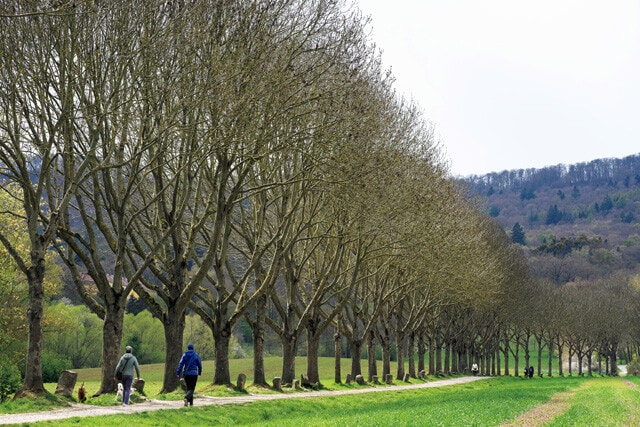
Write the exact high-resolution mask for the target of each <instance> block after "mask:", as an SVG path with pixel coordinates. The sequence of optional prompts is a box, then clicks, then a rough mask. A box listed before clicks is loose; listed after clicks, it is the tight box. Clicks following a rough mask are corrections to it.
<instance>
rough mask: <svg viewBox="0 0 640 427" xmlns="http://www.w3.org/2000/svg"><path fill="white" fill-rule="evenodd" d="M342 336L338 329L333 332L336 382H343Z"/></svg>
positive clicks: (334, 376)
mask: <svg viewBox="0 0 640 427" xmlns="http://www.w3.org/2000/svg"><path fill="white" fill-rule="evenodd" d="M341 342H342V337H341V336H340V333H339V332H338V329H336V332H335V333H334V334H333V354H334V356H333V357H334V363H333V380H334V381H335V383H336V384H341V383H342V370H341V361H342V347H341V345H340V344H341Z"/></svg>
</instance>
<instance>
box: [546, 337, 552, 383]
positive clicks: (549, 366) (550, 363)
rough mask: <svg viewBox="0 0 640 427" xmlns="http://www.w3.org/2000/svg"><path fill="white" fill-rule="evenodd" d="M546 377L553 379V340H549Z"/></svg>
mask: <svg viewBox="0 0 640 427" xmlns="http://www.w3.org/2000/svg"><path fill="white" fill-rule="evenodd" d="M547 368H548V372H547V376H548V377H553V372H552V371H553V338H552V339H550V340H549V357H548V365H547Z"/></svg>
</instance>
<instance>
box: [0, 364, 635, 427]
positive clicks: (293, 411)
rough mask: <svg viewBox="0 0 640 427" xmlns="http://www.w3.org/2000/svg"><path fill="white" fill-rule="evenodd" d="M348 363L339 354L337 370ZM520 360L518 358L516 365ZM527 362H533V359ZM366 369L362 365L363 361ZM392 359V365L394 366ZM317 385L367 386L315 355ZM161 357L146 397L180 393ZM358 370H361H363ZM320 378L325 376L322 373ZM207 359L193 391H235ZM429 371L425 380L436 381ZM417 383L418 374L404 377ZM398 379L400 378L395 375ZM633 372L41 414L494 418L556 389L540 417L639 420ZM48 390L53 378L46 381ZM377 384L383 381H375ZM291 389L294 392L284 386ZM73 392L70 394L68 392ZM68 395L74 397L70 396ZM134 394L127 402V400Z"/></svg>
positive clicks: (59, 401)
mask: <svg viewBox="0 0 640 427" xmlns="http://www.w3.org/2000/svg"><path fill="white" fill-rule="evenodd" d="M298 362H299V364H298V366H297V370H296V372H297V373H298V376H299V375H300V373H302V372H304V371H305V359H304V358H299V360H298ZM265 363H266V372H267V378H268V380H270V379H271V378H272V377H274V376H277V375H278V374H279V372H280V370H281V367H280V363H281V359H280V358H278V357H270V358H267V359H266V360H265ZM251 366H252V360H251V359H236V360H233V361H232V363H231V372H232V373H233V374H232V375H236V376H237V374H238V373H241V372H243V373H245V374H246V375H247V376H248V381H247V384H251V382H252V378H251ZM349 366H350V361H349V360H344V361H343V366H342V369H343V373H346V372H347V370H348V367H349ZM523 366H524V365H523ZM534 366H535V365H534ZM363 368H365V369H366V366H364V365H363ZM395 369H396V366H392V372H393V373H395ZM77 372H78V384H80V383H82V382H84V383H85V386H86V387H87V389H88V392H89V394H90V395H91V394H92V393H94V392H95V391H96V390H97V389H98V386H99V383H100V370H99V369H81V370H78V371H77ZM320 372H321V375H322V376H323V380H322V381H323V385H324V387H325V389H327V390H334V391H338V390H344V389H354V388H362V387H369V386H358V385H356V384H351V385H346V384H336V383H334V382H333V379H332V378H333V375H332V373H333V358H322V359H321V360H320ZM162 376H163V365H161V364H157V365H144V366H142V377H143V378H145V381H146V386H145V391H146V393H145V394H146V395H147V397H150V398H154V399H167V400H181V399H182V398H183V393H182V391H176V392H174V393H170V394H166V395H159V394H158V392H159V390H160V387H161V385H162ZM365 376H366V372H365ZM327 378H331V380H328V379H327ZM212 379H213V362H212V361H206V362H205V363H204V375H203V377H202V378H201V380H200V381H199V384H198V390H197V391H198V393H200V394H207V395H212V396H214V395H215V396H234V395H239V394H244V393H243V392H241V391H238V390H235V389H233V388H226V387H223V386H211V382H212ZM439 379H440V378H437V377H429V378H427V379H426V380H425V381H437V380H439ZM411 382H412V383H414V384H415V383H420V382H423V381H422V380H411ZM395 384H396V385H403V384H404V383H403V382H402V381H397V380H396V381H395ZM639 386H640V379H639V378H638V377H628V378H627V377H624V378H609V377H600V376H595V377H593V378H588V377H577V376H573V377H557V376H555V377H553V378H549V377H546V376H545V377H543V378H537V377H536V378H533V379H524V378H519V377H495V378H491V379H488V380H483V381H478V382H474V383H470V384H464V385H456V386H447V387H442V388H439V387H438V388H429V389H419V390H402V391H388V392H381V393H368V394H358V395H345V396H338V395H337V393H336V394H334V395H330V396H325V397H322V398H313V399H308V398H307V399H284V400H276V401H269V402H256V403H250V404H242V405H225V406H217V405H212V406H207V407H198V406H196V407H193V408H181V409H178V410H163V411H154V412H145V413H131V414H127V415H125V416H120V415H114V416H106V417H99V418H91V419H90V421H89V419H69V420H65V421H59V422H47V423H44V424H47V425H97V426H100V425H104V426H110V425H117V424H125V423H126V424H131V423H133V424H135V425H136V426H163V425H166V426H169V425H183V424H184V423H185V415H186V413H185V411H188V420H189V424H191V425H193V426H198V425H267V426H276V425H278V426H294V425H298V426H299V425H314V426H316V425H317V426H359V425H373V426H376V425H380V426H386V425H403V426H413V425H429V426H432V425H433V426H458V425H464V426H474V425H477V426H494V425H500V424H503V423H505V422H508V421H510V420H514V419H516V418H517V417H518V416H519V415H520V414H523V413H525V412H527V411H530V410H532V409H533V408H535V407H537V406H538V405H543V404H545V403H546V402H548V401H549V399H551V397H552V396H554V395H557V393H562V392H568V393H569V394H568V396H569V397H568V398H567V402H566V410H565V409H563V412H562V413H560V414H559V415H558V416H556V417H555V418H554V419H553V420H551V421H550V422H549V423H548V424H545V425H554V426H555V425H557V426H569V425H586V426H590V425H594V426H596V425H598V426H599V425H610V426H618V425H619V426H623V425H640V417H639V416H638V415H636V414H640V399H639V397H640V395H639V394H638V393H640V391H639V390H640V387H639ZM46 387H47V390H49V391H50V392H53V391H54V390H55V384H47V386H46ZM380 387H384V386H380ZM250 392H251V393H276V392H275V391H270V390H264V389H256V388H251V387H250ZM286 393H291V394H292V395H295V393H296V392H294V391H289V390H287V391H286ZM74 397H75V396H74ZM74 400H75V399H74ZM68 402H69V401H68V400H65V399H63V398H60V397H57V396H56V397H50V398H47V399H21V400H19V401H16V402H11V401H10V402H5V403H3V404H1V405H0V413H23V412H31V411H46V410H49V409H52V408H56V407H60V406H63V405H65V404H68ZM135 402H136V401H135V400H134V404H135ZM87 403H88V404H90V405H98V406H109V405H113V404H114V401H113V395H106V396H100V397H98V398H90V399H89V400H88V402H87Z"/></svg>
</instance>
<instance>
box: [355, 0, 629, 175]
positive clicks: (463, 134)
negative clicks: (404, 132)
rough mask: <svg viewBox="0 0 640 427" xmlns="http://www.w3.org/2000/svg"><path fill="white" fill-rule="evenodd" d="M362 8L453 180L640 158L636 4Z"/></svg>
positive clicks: (375, 4) (370, 4) (458, 2)
mask: <svg viewBox="0 0 640 427" xmlns="http://www.w3.org/2000/svg"><path fill="white" fill-rule="evenodd" d="M355 1H356V2H357V5H358V6H359V8H360V10H361V11H362V13H363V14H364V15H365V16H370V17H371V24H370V26H369V28H370V29H371V37H372V40H373V41H375V43H376V45H377V47H378V48H379V49H380V50H382V59H383V62H384V64H385V68H391V70H392V73H393V75H394V76H395V77H396V85H395V87H396V89H397V90H398V92H399V93H400V94H403V95H405V96H406V97H407V98H410V99H413V101H414V102H416V103H417V104H418V105H420V106H421V108H422V110H423V112H424V115H425V117H426V118H427V119H428V120H429V121H430V122H432V123H433V125H434V127H435V131H436V134H437V135H438V139H439V141H440V142H441V144H442V147H443V151H444V153H445V156H446V158H447V159H448V160H449V162H450V166H451V172H452V174H453V175H463V176H466V175H470V174H485V173H488V172H500V171H503V170H506V169H509V170H510V169H521V168H531V167H533V168H541V167H544V166H551V165H557V164H559V163H563V164H574V163H579V162H587V161H591V160H594V159H600V158H622V157H625V156H628V155H631V154H638V153H640V1H638V0H606V1H605V0H600V1H595V0H536V1H520V0H485V1H479V0H355Z"/></svg>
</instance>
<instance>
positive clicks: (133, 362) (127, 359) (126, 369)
mask: <svg viewBox="0 0 640 427" xmlns="http://www.w3.org/2000/svg"><path fill="white" fill-rule="evenodd" d="M132 352H133V348H131V346H129V345H128V346H127V347H126V349H125V353H124V354H123V355H122V357H121V358H120V361H119V362H118V365H117V366H116V370H115V371H114V372H113V379H114V380H115V381H118V379H117V378H116V374H117V373H118V371H119V370H122V388H123V390H122V404H123V405H128V404H129V396H130V393H131V384H132V383H133V370H134V369H135V370H136V378H138V380H139V379H140V365H139V364H138V359H136V357H135V356H134V355H133V354H132Z"/></svg>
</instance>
